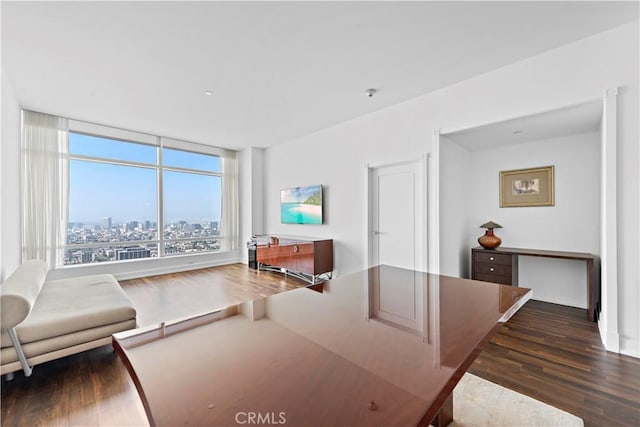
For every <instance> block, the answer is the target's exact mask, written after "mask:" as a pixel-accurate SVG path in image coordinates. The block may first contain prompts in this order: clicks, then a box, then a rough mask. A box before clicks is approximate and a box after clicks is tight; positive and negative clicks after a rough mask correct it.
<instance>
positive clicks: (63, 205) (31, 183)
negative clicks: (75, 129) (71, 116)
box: [22, 110, 69, 267]
mask: <svg viewBox="0 0 640 427" xmlns="http://www.w3.org/2000/svg"><path fill="white" fill-rule="evenodd" d="M66 151H67V120H66V119H63V118H60V117H56V116H51V115H48V114H42V113H36V112H33V111H26V110H25V111H23V112H22V197H23V199H22V200H23V210H22V212H23V224H22V260H23V261H26V260H29V259H41V260H44V261H46V262H47V263H49V266H50V267H55V266H58V265H62V263H63V257H64V253H63V246H64V241H65V238H66V236H65V233H66V227H67V196H68V192H69V191H68V188H69V184H68V181H69V180H68V169H69V168H68V160H66V158H65V153H66Z"/></svg>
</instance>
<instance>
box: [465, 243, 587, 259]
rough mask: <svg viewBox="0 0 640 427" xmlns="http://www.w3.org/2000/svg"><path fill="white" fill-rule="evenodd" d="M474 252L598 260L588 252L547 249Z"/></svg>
mask: <svg viewBox="0 0 640 427" xmlns="http://www.w3.org/2000/svg"><path fill="white" fill-rule="evenodd" d="M473 250H474V251H481V252H487V253H489V252H495V253H504V254H508V255H525V256H537V257H547V258H565V259H576V260H584V261H589V260H594V259H596V258H597V256H596V255H594V254H591V253H588V252H569V251H551V250H546V249H529V248H506V247H503V246H500V247H498V248H495V249H486V248H483V247H480V246H477V247H475V248H473Z"/></svg>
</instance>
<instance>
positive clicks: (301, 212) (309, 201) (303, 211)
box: [280, 185, 322, 224]
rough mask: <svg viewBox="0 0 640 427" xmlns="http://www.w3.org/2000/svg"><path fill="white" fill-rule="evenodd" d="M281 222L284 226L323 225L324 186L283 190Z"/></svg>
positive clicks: (281, 195)
mask: <svg viewBox="0 0 640 427" xmlns="http://www.w3.org/2000/svg"><path fill="white" fill-rule="evenodd" d="M280 222H282V223H283V224H322V185H309V186H307V187H294V188H286V189H284V190H281V191H280Z"/></svg>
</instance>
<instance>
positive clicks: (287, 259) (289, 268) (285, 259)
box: [256, 236, 333, 283]
mask: <svg viewBox="0 0 640 427" xmlns="http://www.w3.org/2000/svg"><path fill="white" fill-rule="evenodd" d="M261 237H262V238H261V239H258V244H257V249H256V251H257V253H256V258H257V261H258V269H260V270H275V271H283V270H284V271H283V272H285V273H288V274H291V275H294V276H296V277H299V278H301V279H303V280H306V281H308V282H310V283H319V282H320V281H321V280H322V278H321V276H322V275H324V276H325V277H331V272H332V271H333V240H332V239H308V238H297V237H296V238H293V237H280V236H261Z"/></svg>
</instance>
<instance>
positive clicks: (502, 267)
mask: <svg viewBox="0 0 640 427" xmlns="http://www.w3.org/2000/svg"><path fill="white" fill-rule="evenodd" d="M471 278H472V279H473V280H482V281H484V282H493V283H499V284H501V285H514V286H517V285H518V256H517V255H514V254H508V253H499V252H496V251H495V250H492V249H483V248H473V249H472V250H471Z"/></svg>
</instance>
